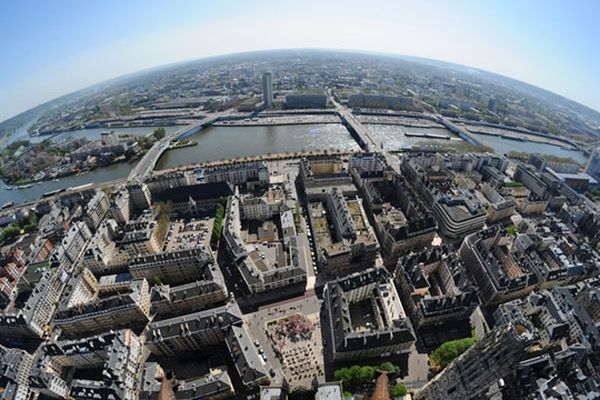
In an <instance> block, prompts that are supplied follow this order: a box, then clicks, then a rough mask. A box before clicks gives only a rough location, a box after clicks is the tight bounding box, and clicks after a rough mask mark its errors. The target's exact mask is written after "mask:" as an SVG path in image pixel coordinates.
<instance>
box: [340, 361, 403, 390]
mask: <svg viewBox="0 0 600 400" xmlns="http://www.w3.org/2000/svg"><path fill="white" fill-rule="evenodd" d="M379 371H385V372H387V373H388V375H398V374H400V367H398V366H397V365H394V364H392V363H391V362H384V363H382V364H380V365H353V366H351V367H348V368H340V369H337V370H336V371H335V372H334V374H333V375H334V376H335V379H336V380H338V381H342V385H344V388H346V389H348V390H351V391H352V390H355V389H358V388H359V387H360V386H362V385H364V384H365V383H370V382H373V380H375V378H376V377H377V375H378V373H379ZM406 393H407V392H406V387H404V385H402V384H396V385H394V386H391V387H390V395H391V396H392V397H399V396H403V395H405V394H406Z"/></svg>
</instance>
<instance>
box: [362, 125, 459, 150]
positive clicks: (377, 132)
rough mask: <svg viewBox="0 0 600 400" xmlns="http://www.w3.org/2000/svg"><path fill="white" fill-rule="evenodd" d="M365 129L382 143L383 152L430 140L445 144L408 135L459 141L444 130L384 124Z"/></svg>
mask: <svg viewBox="0 0 600 400" xmlns="http://www.w3.org/2000/svg"><path fill="white" fill-rule="evenodd" d="M365 128H367V130H368V131H369V134H370V135H371V136H373V139H375V141H376V142H378V143H383V147H384V149H385V150H400V149H407V148H409V147H411V146H414V145H416V144H417V143H421V142H429V141H431V140H439V141H440V143H446V142H447V140H446V139H432V138H424V137H415V136H406V135H405V134H406V133H407V132H410V133H428V134H432V135H445V136H451V137H452V140H460V138H459V137H458V136H456V135H453V134H452V133H451V132H450V131H449V130H447V129H445V128H420V127H406V126H401V125H384V124H365Z"/></svg>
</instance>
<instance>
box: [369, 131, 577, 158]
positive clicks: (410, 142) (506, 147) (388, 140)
mask: <svg viewBox="0 0 600 400" xmlns="http://www.w3.org/2000/svg"><path fill="white" fill-rule="evenodd" d="M365 126H366V128H367V129H368V130H369V133H370V134H371V135H372V136H373V137H374V139H375V140H376V141H378V142H380V143H384V147H385V148H386V149H387V150H396V149H402V148H408V147H411V146H414V145H415V144H417V143H419V142H424V141H425V142H428V141H431V140H432V139H430V138H419V137H408V136H405V135H404V134H405V133H406V132H414V133H433V134H441V135H451V136H452V137H453V139H458V138H457V137H456V136H455V135H452V133H450V131H448V130H447V129H445V128H411V127H404V126H398V125H382V124H365ZM517 134H519V135H520V136H524V135H523V134H520V133H519V132H517ZM471 135H473V136H475V138H477V139H478V140H479V141H480V142H481V143H482V144H484V145H486V146H490V147H492V148H493V149H494V150H495V151H496V153H498V154H506V153H509V152H511V151H519V152H526V153H541V154H549V155H554V156H558V157H570V158H572V159H573V160H575V161H577V162H579V163H585V162H586V161H587V156H586V155H585V154H583V153H582V152H581V151H577V150H569V149H565V148H562V147H561V146H556V145H552V144H546V143H535V142H522V141H519V140H511V139H504V138H501V137H497V136H491V135H484V134H480V133H471ZM535 140H540V138H536V139H535ZM444 142H445V140H440V143H444Z"/></svg>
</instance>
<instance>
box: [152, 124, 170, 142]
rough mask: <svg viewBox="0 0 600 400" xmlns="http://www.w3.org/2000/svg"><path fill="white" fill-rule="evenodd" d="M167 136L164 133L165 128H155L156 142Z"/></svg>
mask: <svg viewBox="0 0 600 400" xmlns="http://www.w3.org/2000/svg"><path fill="white" fill-rule="evenodd" d="M166 135H167V132H166V131H165V128H162V127H161V128H156V129H155V130H154V138H155V139H156V140H160V139H162V138H164V137H165V136H166Z"/></svg>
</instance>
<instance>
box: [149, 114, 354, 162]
mask: <svg viewBox="0 0 600 400" xmlns="http://www.w3.org/2000/svg"><path fill="white" fill-rule="evenodd" d="M188 139H190V140H194V141H196V142H198V144H197V145H196V146H193V147H184V148H181V149H177V150H170V151H167V152H165V154H164V155H163V156H162V157H161V159H160V160H159V161H158V163H157V166H156V169H159V170H160V169H168V168H173V167H177V166H179V165H185V164H191V163H199V162H205V161H215V160H221V159H228V158H234V157H244V156H254V155H259V154H268V153H283V152H294V151H304V150H307V151H310V150H324V149H336V150H359V149H360V147H359V146H358V144H357V143H356V141H355V140H354V139H353V138H352V136H351V135H350V133H349V132H348V131H347V130H346V128H344V126H343V125H341V124H321V125H319V124H315V125H276V126H243V127H233V126H212V127H209V128H207V129H205V130H202V131H200V132H198V133H197V134H195V135H192V136H190V137H189V138H188Z"/></svg>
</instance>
